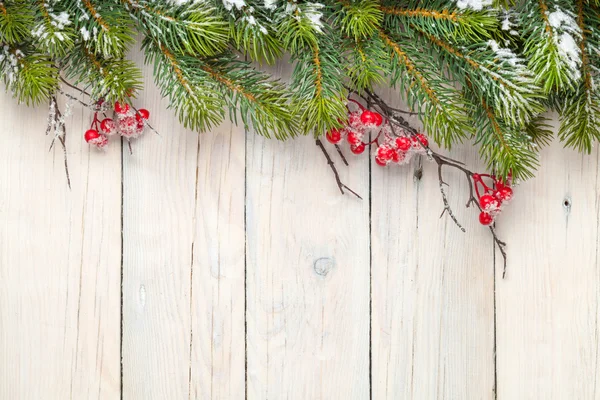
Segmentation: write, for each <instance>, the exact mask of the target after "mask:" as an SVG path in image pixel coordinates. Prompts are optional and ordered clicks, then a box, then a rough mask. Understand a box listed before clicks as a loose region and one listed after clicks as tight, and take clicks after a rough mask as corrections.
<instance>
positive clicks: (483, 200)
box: [479, 194, 500, 211]
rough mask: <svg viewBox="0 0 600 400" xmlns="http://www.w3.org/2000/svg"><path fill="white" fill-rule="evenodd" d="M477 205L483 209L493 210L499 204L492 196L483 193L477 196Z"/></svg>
mask: <svg viewBox="0 0 600 400" xmlns="http://www.w3.org/2000/svg"><path fill="white" fill-rule="evenodd" d="M479 205H480V206H481V208H482V209H484V210H486V211H487V210H495V209H496V208H498V207H499V206H500V203H499V202H498V200H497V199H496V198H494V196H492V195H489V194H484V195H483V196H481V197H480V198H479Z"/></svg>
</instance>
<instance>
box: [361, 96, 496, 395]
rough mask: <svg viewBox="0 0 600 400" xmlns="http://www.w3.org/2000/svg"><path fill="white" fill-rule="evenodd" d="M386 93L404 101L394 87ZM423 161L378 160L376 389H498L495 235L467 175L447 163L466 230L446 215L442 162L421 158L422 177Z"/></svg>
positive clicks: (468, 154)
mask: <svg viewBox="0 0 600 400" xmlns="http://www.w3.org/2000/svg"><path fill="white" fill-rule="evenodd" d="M382 93H385V92H383V91H382ZM386 97H387V98H388V99H390V101H391V102H392V103H395V104H396V105H398V106H401V103H400V102H399V101H398V96H397V95H392V94H391V93H390V92H387V96H386ZM413 121H414V120H413ZM413 123H414V122H413ZM415 126H418V125H417V124H415ZM433 146H434V147H436V146H435V144H433ZM442 152H443V153H447V152H446V151H444V150H442ZM451 156H452V157H453V158H455V159H458V160H461V161H463V162H465V163H466V164H467V165H468V166H469V167H472V168H476V166H477V165H481V163H480V161H479V160H478V156H477V154H476V151H475V150H474V149H473V148H469V147H468V146H456V147H455V148H453V150H452V153H451ZM416 161H417V160H416V159H415V160H413V162H412V163H411V164H410V165H407V166H403V167H397V166H396V167H387V168H381V167H379V166H377V165H376V164H375V163H373V167H372V169H373V171H372V221H371V227H372V231H371V232H372V254H373V264H372V279H373V293H372V365H373V367H372V375H373V398H374V399H442V398H446V399H491V398H493V397H494V392H493V391H494V354H493V352H494V348H493V346H494V286H493V285H494V275H493V250H492V243H491V237H490V236H489V231H487V229H485V228H483V227H481V226H480V225H479V223H478V213H477V212H476V211H475V210H474V209H472V210H468V209H465V206H464V205H465V202H466V200H467V198H468V183H467V180H466V177H465V175H464V174H462V173H461V174H459V173H456V172H455V171H452V169H444V178H445V181H446V182H447V183H448V185H449V187H448V188H447V189H446V191H447V193H448V197H449V199H450V202H451V205H452V208H453V210H454V212H455V214H456V216H457V217H458V218H459V220H460V222H461V223H462V224H463V226H464V227H465V229H466V230H467V233H462V232H461V231H460V230H459V228H458V227H457V226H456V225H455V224H454V223H453V222H452V220H450V218H449V217H448V216H444V217H442V218H441V219H440V213H441V211H442V210H443V203H442V198H441V195H440V192H439V186H438V175H437V164H435V162H433V161H431V162H430V161H427V160H424V161H423V176H422V178H421V179H420V180H419V179H417V178H415V170H416V169H418V167H419V163H418V162H416Z"/></svg>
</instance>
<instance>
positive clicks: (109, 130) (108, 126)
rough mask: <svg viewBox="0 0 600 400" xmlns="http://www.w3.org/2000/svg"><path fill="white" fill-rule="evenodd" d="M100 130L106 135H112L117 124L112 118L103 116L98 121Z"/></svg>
mask: <svg viewBox="0 0 600 400" xmlns="http://www.w3.org/2000/svg"><path fill="white" fill-rule="evenodd" d="M100 130H101V131H102V132H103V133H105V134H107V135H112V134H114V133H116V130H117V124H115V121H113V120H112V119H110V118H105V119H103V120H102V122H100Z"/></svg>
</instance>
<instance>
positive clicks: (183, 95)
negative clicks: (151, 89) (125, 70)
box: [143, 40, 225, 131]
mask: <svg viewBox="0 0 600 400" xmlns="http://www.w3.org/2000/svg"><path fill="white" fill-rule="evenodd" d="M143 49H144V51H145V53H146V62H147V63H151V64H154V80H155V82H156V84H157V86H158V87H159V88H160V90H161V94H162V95H163V96H165V97H168V98H169V103H170V107H173V108H175V109H176V110H177V113H178V116H179V121H180V122H181V123H182V124H183V125H184V126H185V127H186V128H190V129H193V130H198V131H206V130H208V129H210V128H211V127H213V126H215V125H218V124H219V123H220V122H221V121H223V108H224V106H225V100H224V99H223V97H222V95H221V94H220V92H219V90H218V88H217V87H216V84H215V83H214V81H213V80H211V79H206V78H207V76H206V72H205V71H203V70H202V67H203V66H204V63H203V62H202V61H201V60H200V59H198V58H195V57H191V56H185V55H177V54H175V53H172V52H171V51H170V50H169V49H168V48H167V47H166V46H165V45H163V44H159V43H155V42H153V41H149V40H146V41H145V42H144V44H143Z"/></svg>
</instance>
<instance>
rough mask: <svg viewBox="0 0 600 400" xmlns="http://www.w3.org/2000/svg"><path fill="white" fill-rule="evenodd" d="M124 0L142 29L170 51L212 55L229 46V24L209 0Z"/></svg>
mask: <svg viewBox="0 0 600 400" xmlns="http://www.w3.org/2000/svg"><path fill="white" fill-rule="evenodd" d="M120 1H121V2H122V3H123V4H124V5H125V6H126V7H127V9H128V10H129V11H130V13H131V15H132V17H133V18H134V20H135V21H137V22H138V24H139V25H140V28H141V30H142V32H144V33H145V34H146V35H147V36H148V37H151V38H152V40H154V41H155V42H157V43H162V44H163V45H165V46H166V48H168V49H170V51H173V52H176V53H181V54H183V53H187V54H190V55H195V56H202V57H210V56H215V55H218V54H219V53H221V52H223V51H224V50H225V48H226V47H227V41H228V39H229V29H228V24H227V22H226V21H225V20H224V19H223V18H222V17H221V15H220V14H219V13H218V12H217V10H216V9H215V8H214V7H213V6H212V5H210V4H209V3H208V2H194V3H190V4H187V5H180V6H175V5H172V4H169V3H166V4H165V3H158V2H153V1H146V0H120Z"/></svg>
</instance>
